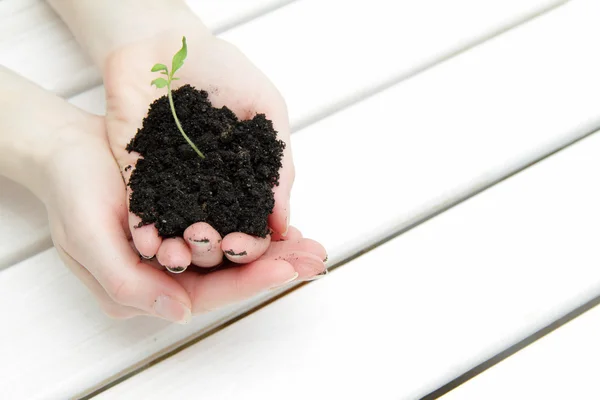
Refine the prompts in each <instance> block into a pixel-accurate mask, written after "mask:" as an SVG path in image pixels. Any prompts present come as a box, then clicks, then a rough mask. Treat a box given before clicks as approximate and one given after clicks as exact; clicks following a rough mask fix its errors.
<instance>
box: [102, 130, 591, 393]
mask: <svg viewBox="0 0 600 400" xmlns="http://www.w3.org/2000/svg"><path fill="white" fill-rule="evenodd" d="M598 154H600V133H597V134H595V135H593V136H592V137H590V138H587V139H584V140H583V141H582V142H580V143H578V144H576V145H574V146H572V147H570V148H567V149H565V150H563V151H561V152H559V153H558V154H556V155H554V156H552V157H550V158H549V159H546V160H544V161H542V162H541V163H539V164H537V165H534V166H532V167H530V168H528V169H527V170H525V171H523V172H521V173H520V174H517V175H516V176H513V177H511V178H509V179H508V180H506V181H503V182H501V183H499V184H498V185H496V186H494V187H492V188H490V189H489V190H488V191H485V192H483V193H481V194H479V195H478V196H476V197H474V198H471V199H469V200H467V201H466V202H464V203H462V204H460V205H458V206H456V207H455V208H452V209H451V210H448V211H446V212H445V213H443V214H441V215H438V216H437V217H435V218H433V219H431V220H429V221H427V222H425V223H424V224H422V225H420V226H418V227H416V228H414V229H412V230H410V231H408V232H407V233H405V234H403V235H401V236H399V237H397V238H396V239H393V240H392V241H390V242H388V243H386V244H384V245H382V246H379V247H377V248H376V249H374V250H373V251H371V252H369V253H367V254H365V255H363V256H361V257H359V258H357V259H355V260H353V261H351V262H350V263H348V264H347V265H344V266H343V267H341V268H339V269H338V270H335V271H334V272H333V273H332V274H331V276H330V277H328V278H327V279H323V280H320V281H316V282H314V283H311V284H309V285H308V286H305V287H302V288H299V289H298V290H297V291H295V292H293V293H291V294H288V295H287V296H285V297H283V298H282V299H279V300H278V301H277V302H275V303H272V304H270V305H268V306H266V307H265V308H263V309H261V310H259V311H258V312H256V313H254V314H252V315H250V316H247V317H246V318H244V319H243V320H241V321H238V322H236V323H235V324H233V325H231V326H229V327H227V328H225V329H223V330H221V331H219V332H218V333H216V334H214V335H212V336H210V337H208V338H205V339H204V340H202V341H200V342H199V343H197V344H194V345H193V346H191V347H188V348H187V349H185V350H183V351H182V352H180V353H178V354H176V355H174V356H172V357H170V358H168V359H167V360H164V361H162V362H161V363H159V364H157V365H155V366H153V367H151V368H149V369H147V370H145V371H143V372H141V373H140V374H138V375H136V376H134V377H132V378H130V379H128V380H126V381H125V382H123V383H121V384H119V385H117V386H115V387H113V388H111V389H109V390H108V391H106V392H104V393H103V394H101V395H100V396H98V397H97V398H98V399H123V398H143V399H163V398H186V397H190V396H193V397H195V398H206V399H212V400H219V399H237V398H243V399H247V400H250V399H257V400H258V399H261V400H268V399H273V400H275V399H281V398H285V399H290V400H293V399H307V398H321V399H329V398H331V399H333V398H336V399H337V398H340V399H350V398H352V399H382V400H383V399H394V400H398V399H416V398H420V397H421V396H424V395H426V394H428V393H429V392H430V391H432V390H435V389H437V388H438V387H440V386H441V385H443V384H444V383H446V382H447V381H449V380H451V379H452V378H454V377H456V376H457V375H459V374H460V373H462V372H464V371H466V370H468V369H470V368H471V367H474V366H475V365H477V364H478V363H480V362H482V361H484V360H485V359H487V358H488V357H490V356H493V355H495V354H496V353H498V352H499V351H501V350H503V349H504V348H506V347H508V346H510V345H511V344H513V343H515V342H516V341H518V340H519V339H521V338H523V337H525V336H527V335H528V334H530V333H532V332H534V331H535V330H537V329H539V328H541V327H542V326H544V325H546V324H547V323H548V322H550V321H552V320H554V319H556V318H557V317H559V316H561V315H562V314H564V313H566V312H568V311H570V310H572V309H573V308H575V307H576V306H578V305H580V304H582V303H584V302H586V301H587V300H589V299H591V298H593V297H595V296H596V295H597V294H599V293H600V268H598V265H599V264H600V254H599V253H598V251H597V249H598V241H599V239H600V235H599V233H598V227H599V226H600V208H599V207H598V204H600V186H598V185H593V184H590V182H594V181H595V180H597V176H598V173H597V171H598V170H600V157H598ZM567 359H568V358H567ZM596 364H597V363H596ZM596 382H597V380H596ZM506 393H511V392H510V391H507V392H506ZM480 394H481V396H475V397H473V398H476V399H488V398H491V397H490V396H488V395H487V393H480ZM457 398H460V399H463V398H464V397H461V396H459V397H457ZM499 398H502V399H514V398H528V399H529V398H545V397H543V396H542V397H538V396H533V397H518V396H517V397H514V396H510V395H509V396H506V397H499ZM563 398H581V397H577V396H575V397H571V396H567V397H563ZM584 398H585V397H584Z"/></svg>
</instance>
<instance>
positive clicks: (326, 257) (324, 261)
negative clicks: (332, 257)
mask: <svg viewBox="0 0 600 400" xmlns="http://www.w3.org/2000/svg"><path fill="white" fill-rule="evenodd" d="M328 260H329V255H328V254H326V255H325V259H324V260H323V263H326V262H327V261H328Z"/></svg>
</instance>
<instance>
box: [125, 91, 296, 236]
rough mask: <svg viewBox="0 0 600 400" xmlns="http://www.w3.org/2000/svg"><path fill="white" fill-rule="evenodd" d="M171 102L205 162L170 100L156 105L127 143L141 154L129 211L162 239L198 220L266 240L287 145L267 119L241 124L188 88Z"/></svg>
mask: <svg viewBox="0 0 600 400" xmlns="http://www.w3.org/2000/svg"><path fill="white" fill-rule="evenodd" d="M173 100H174V103H175V110H176V112H177V116H178V117H179V120H180V121H181V124H182V126H183V130H184V131H185V133H186V134H187V135H188V136H189V138H190V139H191V140H192V142H193V143H194V144H195V145H196V146H197V147H198V149H199V150H200V151H201V152H202V153H204V155H205V156H206V158H205V159H201V158H200V157H199V156H198V154H196V152H194V150H193V149H192V148H191V147H190V145H189V144H188V143H187V142H186V141H185V139H184V137H183V136H182V135H181V133H180V132H179V130H178V129H177V125H176V124H175V120H174V119H173V115H172V114H171V109H170V107H169V101H168V98H167V96H163V97H161V98H159V99H158V100H156V101H155V102H154V103H152V105H151V106H150V109H149V111H148V116H147V117H146V118H145V119H144V122H143V127H142V128H141V129H140V130H139V131H138V132H137V134H136V136H135V138H133V139H132V141H131V143H129V145H128V146H127V150H128V151H130V152H131V151H136V152H138V153H140V154H141V156H142V157H143V158H141V159H140V160H139V161H138V162H137V165H136V169H135V170H134V171H133V174H132V175H131V180H130V182H129V185H130V187H131V189H132V195H131V199H130V200H131V202H130V210H131V211H132V212H133V213H135V214H137V215H138V216H140V218H141V219H142V225H146V224H155V225H156V227H157V228H158V232H159V234H160V235H161V236H162V237H174V236H182V235H183V231H184V230H185V229H186V228H187V227H188V226H190V225H191V224H193V223H195V222H200V221H204V222H207V223H209V224H210V225H212V226H213V227H214V228H215V229H216V230H217V231H218V232H219V233H220V234H221V235H222V236H225V235H227V234H228V233H231V232H244V233H248V234H250V235H256V236H261V237H265V236H266V235H267V234H268V233H269V228H268V225H267V217H268V216H269V214H270V213H271V212H272V211H273V206H274V204H275V202H274V199H273V191H272V189H273V186H275V185H278V184H279V169H280V168H281V159H282V157H283V149H284V147H285V144H284V142H282V141H280V140H278V139H277V136H276V134H277V133H276V132H275V130H274V129H273V125H272V123H271V121H269V120H267V119H266V118H265V116H264V115H262V114H259V115H257V116H255V117H254V118H253V119H252V120H247V121H240V120H238V118H237V117H236V116H235V114H234V113H233V112H232V111H231V110H229V109H228V108H227V107H223V108H214V107H212V105H211V103H210V102H209V101H208V93H207V92H205V91H199V90H196V89H195V88H193V87H191V86H189V85H186V86H183V87H181V88H180V89H178V90H176V91H174V92H173Z"/></svg>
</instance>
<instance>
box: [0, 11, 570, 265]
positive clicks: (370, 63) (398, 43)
mask: <svg viewBox="0 0 600 400" xmlns="http://www.w3.org/2000/svg"><path fill="white" fill-rule="evenodd" d="M560 2H561V0H502V1H494V2H486V4H485V6H483V3H482V2H481V1H479V0H454V1H453V2H448V1H445V0H410V1H403V2H390V1H388V0H373V1H370V2H360V1H353V2H343V3H342V2H340V1H339V0H328V1H322V0H302V1H298V2H296V3H293V4H291V5H289V6H287V7H283V8H281V9H279V10H277V11H275V12H272V13H270V14H268V15H266V16H264V17H263V18H260V19H257V20H255V21H252V22H250V23H248V24H245V25H243V26H240V27H238V28H236V29H234V30H232V31H228V32H225V33H224V34H223V35H222V37H224V38H226V39H228V40H231V41H232V42H233V43H235V44H237V45H238V46H239V47H240V48H242V49H243V50H244V51H245V52H246V53H247V54H248V56H249V57H250V58H251V59H252V60H253V61H255V62H256V63H257V64H258V65H259V66H260V67H261V68H263V69H264V70H265V71H266V72H267V74H268V75H269V76H270V77H272V78H273V80H274V81H275V83H276V84H278V85H279V86H280V87H281V90H282V92H283V94H284V96H285V97H286V99H287V100H288V103H289V107H290V114H291V120H292V124H293V125H294V126H295V127H300V126H304V125H306V124H307V123H308V122H310V121H313V120H315V119H318V118H320V117H322V116H323V115H325V114H326V113H329V112H332V111H333V110H335V109H338V108H340V107H343V106H344V105H345V104H347V103H348V102H351V101H355V100H357V99H358V98H360V97H362V96H365V95H366V94H368V93H371V92H373V91H374V90H378V89H380V88H381V87H382V86H385V85H386V84H387V83H389V82H392V81H395V80H398V79H402V78H403V77H407V76H409V75H410V74H412V73H414V72H415V71H418V70H420V69H423V68H424V67H425V66H427V65H429V66H430V65H432V64H435V63H436V62H437V61H439V60H440V59H443V58H444V57H447V56H449V55H451V54H454V53H456V52H457V51H458V50H459V49H464V48H466V47H468V46H471V45H472V44H474V43H477V42H478V41H481V40H483V38H486V37H488V36H490V35H493V34H494V33H495V32H498V31H501V30H502V29H506V28H507V27H510V26H512V25H514V24H516V23H518V22H519V21H522V20H524V19H526V18H528V17H531V16H532V15H534V14H535V13H539V12H541V11H542V10H544V9H547V8H549V7H551V6H554V5H556V4H559V3H560ZM340 10H343V14H342V15H343V17H340ZM431 10H437V11H436V12H435V13H432V12H431ZM465 10H469V12H468V13H466V12H465ZM0 15H1V12H0ZM365 15H368V16H369V21H373V22H375V21H377V23H369V24H367V25H365V27H364V29H357V26H356V21H361V20H363V19H364V16H365ZM309 20H310V21H311V24H310V29H307V24H306V21H309ZM331 21H336V29H335V30H332V29H331ZM273 32H277V34H273ZM559 34H562V32H559ZM0 36H1V35H0ZM556 36H557V35H556V34H555V37H556ZM49 37H51V35H49ZM333 48H335V51H332V49H333ZM273 49H277V51H273ZM390 49H394V51H390ZM33 53H34V54H37V53H36V52H33ZM0 54H1V51H0ZM69 79H70V78H69ZM307 83H308V84H307ZM432 87H433V86H432ZM429 90H431V89H429ZM100 93H102V90H101V89H99V88H96V89H95V90H94V92H93V93H88V94H87V95H83V97H82V98H83V99H84V100H82V101H81V102H80V104H81V106H82V107H84V108H88V109H89V108H90V106H88V105H87V104H88V102H91V104H92V105H93V106H92V107H91V108H92V109H93V110H94V111H95V112H98V113H102V112H103V109H104V105H103V103H102V98H103V97H95V96H100ZM420 96H421V97H422V95H420ZM425 110H426V109H424V110H423V112H425ZM406 132H410V131H406ZM334 140H338V138H337V137H336V138H335V139H334ZM310 151H311V152H312V150H310ZM353 164H355V163H354V162H353ZM1 184H2V182H0V185H1ZM432 189H433V190H437V189H436V188H435V187H432ZM27 202H31V203H35V202H32V201H31V200H27ZM4 207H8V206H7V205H4V204H2V203H0V208H4ZM9 214H10V215H15V213H14V212H10V213H9ZM31 216H32V217H35V214H34V213H31ZM21 218H23V219H25V221H21ZM29 218H30V216H29V215H28V214H24V215H21V216H19V218H16V219H12V220H10V221H7V222H8V223H7V224H6V226H7V227H10V226H13V225H15V224H21V225H25V226H28V225H35V224H37V222H35V223H32V222H29V221H28V220H29ZM1 229H3V227H0V230H1ZM2 236H7V237H10V238H12V239H9V241H7V242H4V243H3V244H2V245H0V268H2V266H6V265H9V264H8V263H7V262H5V261H4V260H6V259H9V260H11V261H12V260H14V259H15V257H14V256H13V255H11V254H14V253H17V254H29V255H33V254H35V253H34V251H37V250H38V248H37V247H35V246H32V244H31V243H30V241H29V239H27V235H26V236H25V237H23V236H19V237H15V236H13V235H11V234H8V233H7V234H2ZM7 249H8V250H7ZM13 249H18V251H17V250H13ZM7 252H8V254H6V253H7ZM3 253H4V254H3Z"/></svg>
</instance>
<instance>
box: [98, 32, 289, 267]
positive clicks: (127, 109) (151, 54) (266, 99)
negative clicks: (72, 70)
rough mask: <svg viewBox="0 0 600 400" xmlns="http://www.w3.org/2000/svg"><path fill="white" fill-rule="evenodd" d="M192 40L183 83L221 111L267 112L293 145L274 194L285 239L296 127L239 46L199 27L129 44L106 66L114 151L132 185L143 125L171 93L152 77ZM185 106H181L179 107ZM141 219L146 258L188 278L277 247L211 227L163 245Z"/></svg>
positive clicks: (275, 223) (198, 227)
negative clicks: (134, 147)
mask: <svg viewBox="0 0 600 400" xmlns="http://www.w3.org/2000/svg"><path fill="white" fill-rule="evenodd" d="M182 32H183V35H185V36H186V37H187V44H188V58H187V60H186V62H185V65H184V66H183V67H182V68H181V69H180V70H179V71H178V72H177V76H178V77H179V78H180V80H178V81H175V82H174V84H175V86H174V89H176V88H177V85H184V84H190V85H191V86H193V87H196V88H197V89H204V90H206V91H207V92H208V93H209V100H210V101H211V102H212V103H213V105H214V106H215V107H221V106H227V107H228V108H230V109H231V110H232V111H233V112H234V113H235V114H236V115H237V116H238V118H240V119H242V120H243V119H250V118H252V117H253V116H254V115H256V114H257V113H263V114H265V115H266V117H267V118H268V119H270V120H272V121H273V125H274V128H275V130H276V131H277V132H278V137H279V139H281V140H283V141H284V142H285V143H286V148H285V151H284V157H283V160H282V164H283V167H282V170H281V171H280V184H279V186H276V187H275V188H274V196H275V207H274V210H273V213H272V214H271V215H270V217H269V221H268V222H269V226H270V228H271V229H272V230H273V231H274V232H275V233H276V234H277V235H278V236H283V237H285V236H286V234H287V231H288V226H289V219H290V191H291V188H292V183H293V181H294V166H293V161H292V153H291V149H290V140H289V138H290V128H289V121H288V115H287V109H286V106H285V102H284V101H283V99H282V97H281V95H280V94H279V92H278V91H277V90H276V88H275V87H274V86H273V85H272V84H271V82H270V81H269V80H268V79H267V78H266V77H265V76H264V75H263V74H262V73H261V72H260V71H259V70H258V69H257V68H256V67H255V66H254V65H253V64H252V63H251V62H250V61H249V60H248V59H247V58H246V57H245V56H244V55H243V54H242V53H241V52H240V51H239V50H238V49H236V48H235V47H234V46H232V45H231V44H229V43H227V42H225V41H222V40H220V39H217V38H215V37H213V36H212V35H210V34H207V33H206V32H205V31H203V30H201V29H195V28H194V27H187V28H180V29H178V32H175V31H173V32H163V33H161V34H160V35H159V36H156V37H155V38H153V39H148V40H144V41H140V42H137V43H133V44H129V45H127V46H126V47H124V48H122V49H120V50H118V51H115V52H114V53H113V54H111V55H110V56H109V57H108V60H107V62H106V65H105V68H104V79H105V87H106V97H107V130H108V138H109V143H110V147H111V150H112V152H113V154H114V156H115V159H116V160H117V162H118V164H119V166H120V167H121V170H122V171H123V174H124V177H125V179H126V180H128V179H129V176H130V174H131V172H132V170H133V168H135V163H136V160H137V158H138V154H137V153H129V152H128V151H126V150H125V148H126V146H127V144H128V143H129V142H130V140H131V139H132V138H133V137H134V136H135V134H136V132H137V130H138V129H139V128H140V127H141V123H142V120H143V119H144V117H145V116H146V114H147V112H148V107H149V105H150V104H151V103H152V102H153V101H154V100H155V99H156V98H158V97H161V96H164V95H165V94H166V89H163V90H159V89H156V88H155V87H152V86H151V85H150V81H151V80H153V79H155V78H156V77H158V76H159V75H157V74H156V73H152V72H150V69H151V67H152V66H153V65H154V64H155V63H163V64H166V65H170V60H171V57H172V56H173V54H175V52H176V51H177V50H178V49H179V48H180V46H181V38H182V34H181V33H182ZM176 107H177V106H176ZM139 222H140V218H139V217H137V216H136V215H135V214H133V213H130V214H129V228H130V230H131V234H132V237H133V242H134V244H135V247H136V248H137V250H138V251H139V253H140V254H141V255H142V256H143V257H145V258H147V259H151V258H153V257H154V256H156V258H157V260H158V262H159V263H160V264H161V265H164V266H166V267H167V268H168V269H169V270H170V271H171V272H183V271H184V270H185V269H186V268H187V266H188V265H190V264H192V263H193V264H194V265H196V266H200V267H213V266H216V265H219V264H220V263H221V261H222V260H223V257H226V258H227V259H228V260H229V261H230V262H233V263H239V264H245V263H249V262H252V261H255V260H258V259H259V258H260V257H261V256H262V255H263V254H264V253H265V252H266V251H267V249H268V248H269V244H270V240H271V238H270V237H267V238H257V237H252V236H249V235H246V234H243V233H232V234H229V235H227V236H225V237H224V238H221V237H220V235H219V233H218V232H217V231H216V230H214V229H213V228H212V227H211V226H209V225H208V224H206V223H202V222H200V223H196V224H194V225H192V226H190V227H188V229H187V230H186V231H185V233H184V235H183V238H169V239H164V240H163V239H162V238H161V237H160V236H159V235H158V232H157V229H156V228H155V227H154V225H145V226H142V227H139Z"/></svg>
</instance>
